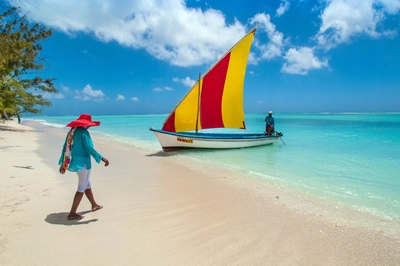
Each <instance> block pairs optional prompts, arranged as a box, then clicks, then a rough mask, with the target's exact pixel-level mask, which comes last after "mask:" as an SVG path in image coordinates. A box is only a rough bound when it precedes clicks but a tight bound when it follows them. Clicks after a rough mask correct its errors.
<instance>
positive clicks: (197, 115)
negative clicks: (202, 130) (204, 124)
mask: <svg viewBox="0 0 400 266" xmlns="http://www.w3.org/2000/svg"><path fill="white" fill-rule="evenodd" d="M200 80H201V73H200V72H199V80H198V82H199V88H198V91H197V113H196V134H197V132H198V131H199V113H200V86H201V84H200Z"/></svg>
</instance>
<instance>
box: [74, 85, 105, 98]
mask: <svg viewBox="0 0 400 266" xmlns="http://www.w3.org/2000/svg"><path fill="white" fill-rule="evenodd" d="M104 97H105V94H104V93H103V92H102V91H101V90H93V89H92V87H91V86H90V85H89V84H88V85H86V86H85V88H83V90H81V91H78V90H76V91H75V99H79V100H82V101H91V100H93V101H102V100H103V99H104Z"/></svg>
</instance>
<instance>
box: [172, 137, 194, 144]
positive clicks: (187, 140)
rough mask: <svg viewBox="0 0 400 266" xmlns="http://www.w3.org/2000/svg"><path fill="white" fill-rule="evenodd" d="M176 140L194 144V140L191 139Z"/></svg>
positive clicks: (178, 138)
mask: <svg viewBox="0 0 400 266" xmlns="http://www.w3.org/2000/svg"><path fill="white" fill-rule="evenodd" d="M176 140H177V141H180V142H185V143H193V140H192V139H189V138H181V137H177V138H176Z"/></svg>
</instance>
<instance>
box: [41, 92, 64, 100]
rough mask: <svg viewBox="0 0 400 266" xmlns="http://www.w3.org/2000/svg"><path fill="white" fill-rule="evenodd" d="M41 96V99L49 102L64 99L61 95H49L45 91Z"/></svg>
mask: <svg viewBox="0 0 400 266" xmlns="http://www.w3.org/2000/svg"><path fill="white" fill-rule="evenodd" d="M41 95H42V97H43V98H45V99H48V100H50V99H64V98H65V96H64V95H63V94H62V93H57V94H55V93H49V92H47V91H45V92H43V93H41Z"/></svg>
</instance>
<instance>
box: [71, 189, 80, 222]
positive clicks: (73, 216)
mask: <svg viewBox="0 0 400 266" xmlns="http://www.w3.org/2000/svg"><path fill="white" fill-rule="evenodd" d="M82 197H83V193H82V192H76V193H75V196H74V200H73V202H72V207H71V211H70V212H69V214H68V220H80V219H82V218H83V216H82V215H79V214H77V213H76V210H77V209H78V206H79V203H81V200H82Z"/></svg>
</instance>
